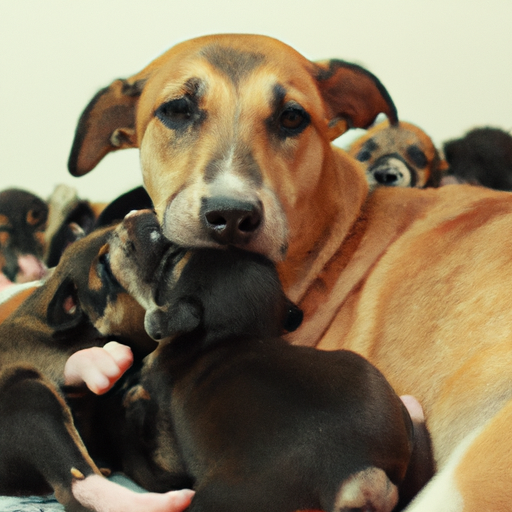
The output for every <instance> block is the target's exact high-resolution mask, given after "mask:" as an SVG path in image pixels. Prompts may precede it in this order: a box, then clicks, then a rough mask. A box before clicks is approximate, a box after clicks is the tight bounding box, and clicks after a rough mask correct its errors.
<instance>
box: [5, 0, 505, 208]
mask: <svg viewBox="0 0 512 512" xmlns="http://www.w3.org/2000/svg"><path fill="white" fill-rule="evenodd" d="M511 22H512V2H510V0H487V1H486V2H482V1H480V0H317V1H314V0H256V1H250V2H248V1H245V0H217V1H212V0H208V1H207V0H195V1H189V2H187V1H185V0H182V1H175V0H139V1H135V0H44V1H43V0H16V1H9V0H0V189H3V188H7V187H10V186H16V187H23V188H26V189H28V190H31V191H34V192H36V193H38V194H40V195H41V196H43V197H46V196H48V195H49V194H50V192H51V191H52V190H53V187H54V186H55V185H56V184H58V183H67V184H69V185H72V186H74V187H76V188H77V190H78V192H79V194H80V195H81V196H82V197H86V198H90V199H93V200H97V201H103V200H105V201H106V200H109V199H110V198H112V197H115V196H116V195H118V194H119V193H122V192H124V191H126V190H128V189H129V188H131V187H133V186H136V185H138V184H139V183H140V174H139V170H138V155H137V151H136V150H128V151H122V152H118V153H114V154H111V155H109V156H107V158H106V159H105V160H104V161H103V162H102V163H101V164H100V165H99V166H98V168H97V169H96V170H95V171H94V172H92V173H90V174H89V175H87V176H85V177H83V178H73V177H71V176H69V175H68V173H67V169H66V162H67V158H68V154H69V149H70V146H71V141H72V138H73V133H74V129H75V126H76V121H77V119H78V116H79V115H80V113H81V111H82V110H83V108H84V107H85V105H86V104H87V102H88V101H89V99H90V98H91V97H92V95H93V94H94V93H95V92H96V91H97V90H98V89H100V88H101V87H103V86H105V85H107V84H108V83H110V81H111V80H112V79H114V78H118V77H125V76H129V75H131V74H133V73H134V72H136V71H138V70H139V69H141V68H142V67H143V66H144V65H145V64H146V63H148V62H149V61H150V60H151V59H152V58H154V57H155V56H157V55H158V54H160V53H162V52H163V51H164V50H166V49H167V48H168V47H170V46H172V45H173V44H174V43H177V42H179V41H182V40H184V39H188V38H191V37H194V36H198V35H203V34H208V33H215V32H252V33H262V34H267V35H270V36H273V37H277V38H279V39H282V40H283V41H285V42H287V43H288V44H290V45H292V46H294V47H295V48H296V49H298V50H299V51H301V52H302V53H304V54H305V55H306V56H307V57H309V58H311V59H323V58H330V57H337V58H343V59H346V60H349V61H355V62H357V63H359V64H362V65H364V66H365V67H367V68H368V69H370V70H371V71H372V72H373V73H375V74H376V75H377V76H378V77H379V78H380V79H381V80H382V82H383V83H384V85H385V86H386V87H387V88H388V90H389V91H390V93H391V95H392V97H393V99H394V101H395V103H396V105H397V107H398V111H399V114H400V117H401V118H402V119H403V120H407V121H410V122H413V123H416V124H418V125H419V126H420V127H422V128H423V129H425V130H426V131H427V132H428V133H429V134H430V135H431V136H432V137H433V138H434V140H435V141H436V142H437V143H440V142H442V141H444V140H447V139H449V138H452V137H458V136H460V135H462V134H463V133H464V132H465V131H467V130H468V129H470V128H471V127H474V126H478V125H492V126H498V127H501V128H504V129H510V128H512V102H511V98H510V96H511V84H512V30H511V28H510V27H511ZM341 143H343V142H341Z"/></svg>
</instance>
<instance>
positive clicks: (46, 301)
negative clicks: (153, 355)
mask: <svg viewBox="0 0 512 512" xmlns="http://www.w3.org/2000/svg"><path fill="white" fill-rule="evenodd" d="M113 229H114V228H113V227H109V228H104V229H101V230H97V231H94V232H92V233H91V234H89V235H88V236H86V237H84V238H82V239H80V240H78V241H76V242H74V243H73V244H71V245H70V246H69V247H68V248H67V249H66V250H65V251H64V253H63V255H62V258H61V260H60V261H59V264H58V265H57V267H55V270H54V271H53V273H52V274H51V276H50V277H49V278H48V280H47V281H46V282H45V284H44V286H42V287H41V289H40V291H39V292H38V293H39V295H40V299H38V304H39V305H40V307H41V308H43V309H44V312H43V314H44V316H45V317H46V323H47V324H48V326H49V327H50V328H51V329H52V330H53V332H54V337H56V338H62V339H68V338H70V332H71V331H73V332H74V333H78V334H77V336H82V335H83V333H84V332H85V331H87V332H89V331H90V332H93V331H94V332H96V333H97V336H98V337H102V338H108V339H118V340H119V341H123V342H125V343H126V344H128V345H130V346H132V348H134V349H135V351H140V352H141V353H143V354H145V353H148V352H150V351H151V350H152V349H154V348H155V346H156V345H155V343H154V342H153V341H152V340H151V339H150V338H149V337H148V336H147V334H146V333H145V331H144V310H143V308H141V307H140V305H139V304H138V302H137V301H135V299H134V298H133V297H131V296H130V295H129V294H128V293H127V292H126V291H125V290H124V289H123V288H122V287H121V286H120V284H119V283H118V282H117V281H116V279H115V278H114V276H113V275H112V273H111V271H110V267H109V265H108V261H107V257H106V255H107V254H108V250H109V246H108V242H109V239H110V234H111V232H112V231H113ZM91 327H93V328H94V329H93V331H91Z"/></svg>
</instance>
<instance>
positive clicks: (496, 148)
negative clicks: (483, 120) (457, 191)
mask: <svg viewBox="0 0 512 512" xmlns="http://www.w3.org/2000/svg"><path fill="white" fill-rule="evenodd" d="M443 150H444V154H445V158H446V161H447V162H448V165H449V167H450V168H449V169H448V172H447V175H446V177H445V179H443V184H450V183H451V184H453V183H469V184H471V185H480V186H483V187H488V188H493V189H496V190H512V136H511V135H510V133H508V132H506V131H504V130H501V129H500V128H492V127H488V126H487V127H480V128H475V129H473V130H470V131H469V132H467V133H466V134H465V135H464V136H463V137H460V138H458V139H453V140H449V141H446V142H445V143H444V144H443Z"/></svg>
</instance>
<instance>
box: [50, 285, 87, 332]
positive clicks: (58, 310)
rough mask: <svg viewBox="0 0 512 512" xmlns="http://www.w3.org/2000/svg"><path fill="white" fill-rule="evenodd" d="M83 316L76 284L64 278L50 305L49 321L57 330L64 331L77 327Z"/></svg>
mask: <svg viewBox="0 0 512 512" xmlns="http://www.w3.org/2000/svg"><path fill="white" fill-rule="evenodd" d="M83 317H84V313H83V311H82V308H81V307H80V303H79V301H78V294H77V290H76V287H75V284H74V283H73V281H72V280H71V279H64V281H62V283H61V284H60V285H59V287H58V288H57V291H56V292H55V294H54V296H53V297H52V300H51V301H50V304H49V305H48V309H47V311H46V320H47V323H48V325H49V326H50V327H51V328H52V329H55V330H56V331H64V330H67V329H72V328H73V327H76V326H77V325H78V324H79V323H80V322H81V321H82V319H83Z"/></svg>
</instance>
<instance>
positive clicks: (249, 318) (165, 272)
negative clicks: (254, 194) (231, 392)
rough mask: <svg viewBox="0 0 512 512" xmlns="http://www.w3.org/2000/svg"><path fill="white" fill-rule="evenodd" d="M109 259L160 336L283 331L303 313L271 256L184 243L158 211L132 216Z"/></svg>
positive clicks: (208, 337) (117, 234)
mask: <svg viewBox="0 0 512 512" xmlns="http://www.w3.org/2000/svg"><path fill="white" fill-rule="evenodd" d="M109 259H110V267H111V269H112V272H113V274H114V275H115V276H116V279H117V280H118V281H119V282H120V283H121V284H122V285H123V287H125V288H126V289H127V290H129V291H130V292H131V293H132V294H133V295H134V297H136V298H137V299H138V300H139V302H140V303H141V304H143V305H144V307H145V308H146V309H147V313H146V319H145V326H146V330H147V332H148V333H149V334H150V336H151V337H152V338H154V339H157V340H160V339H163V338H168V337H172V336H175V335H180V334H186V333H191V332H195V333H199V334H201V336H202V339H203V340H206V341H207V342H214V341H215V340H218V339H225V338H229V337H234V336H251V337H268V336H278V335H280V334H281V333H282V331H283V329H287V330H294V329H295V328H297V327H298V324H300V321H301V319H302V317H301V312H300V311H299V310H298V309H297V308H296V307H295V306H294V305H292V304H291V303H290V302H289V301H288V300H287V298H286V297H285V295H284V292H283V290H282V288H281V284H280V282H279V278H278V276H277V272H276V269H275V267H274V265H273V264H272V263H271V262H270V260H268V259H267V258H265V257H264V256H262V255H260V254H257V253H250V252H247V251H243V250H240V249H237V248H234V247H229V248H226V249H193V250H187V249H184V248H181V247H179V246H177V245H176V244H174V243H171V242H169V241H168V240H167V239H165V237H163V235H162V233H161V231H160V228H159V224H158V220H157V218H156V216H155V215H154V214H153V213H152V212H150V211H140V212H135V213H132V214H130V215H128V216H127V217H126V218H125V220H124V221H123V223H122V224H121V225H120V226H119V227H118V228H117V229H116V230H115V232H114V233H113V234H112V240H111V242H110V255H109Z"/></svg>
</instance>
